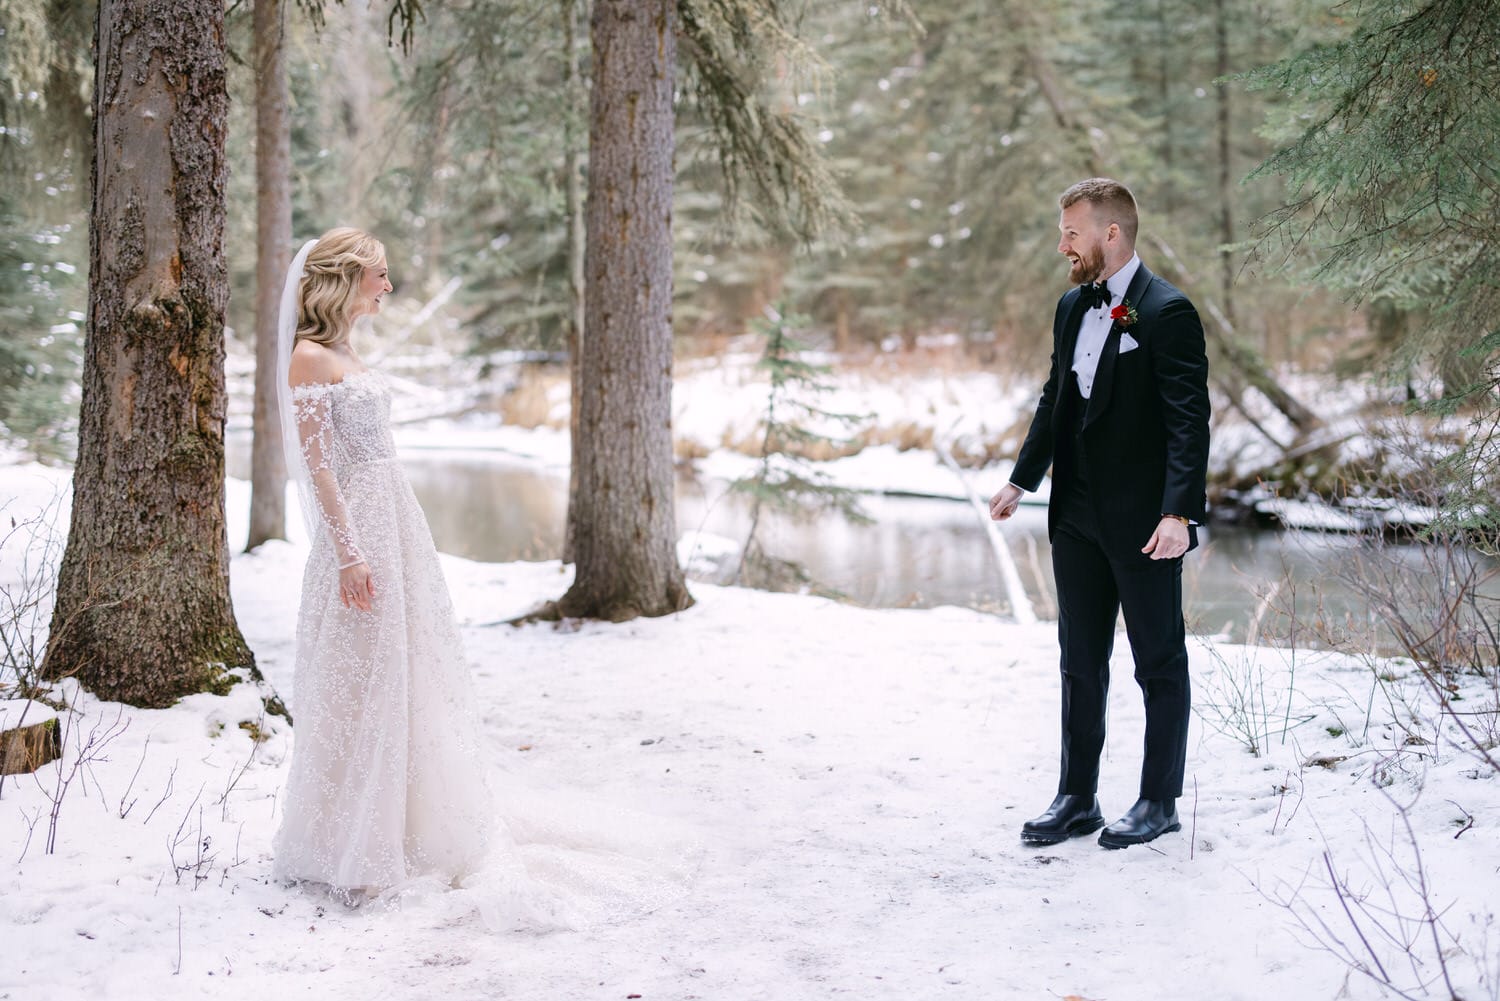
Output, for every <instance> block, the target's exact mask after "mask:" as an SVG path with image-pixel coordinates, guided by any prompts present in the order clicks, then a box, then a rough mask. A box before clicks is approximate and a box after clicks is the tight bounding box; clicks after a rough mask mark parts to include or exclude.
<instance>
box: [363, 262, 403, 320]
mask: <svg viewBox="0 0 1500 1001" xmlns="http://www.w3.org/2000/svg"><path fill="white" fill-rule="evenodd" d="M394 291H395V288H394V287H393V286H392V285H391V281H390V276H389V272H388V269H387V268H386V266H385V258H383V257H382V258H381V259H380V263H379V264H377V265H375V266H374V267H373V268H365V273H364V275H363V276H361V278H360V280H359V288H358V289H357V290H356V291H355V293H354V310H353V313H354V315H355V316H373V315H374V314H376V313H378V312H380V302H381V300H382V299H384V298H385V294H386V293H387V292H394Z"/></svg>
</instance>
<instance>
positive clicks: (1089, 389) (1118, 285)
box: [1073, 254, 1141, 399]
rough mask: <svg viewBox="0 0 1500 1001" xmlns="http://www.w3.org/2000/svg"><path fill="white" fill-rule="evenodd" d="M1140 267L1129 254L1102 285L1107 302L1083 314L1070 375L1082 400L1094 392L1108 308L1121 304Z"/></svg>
mask: <svg viewBox="0 0 1500 1001" xmlns="http://www.w3.org/2000/svg"><path fill="white" fill-rule="evenodd" d="M1140 266H1141V258H1140V255H1139V254H1132V255H1131V256H1130V260H1128V261H1126V262H1125V266H1124V267H1123V268H1121V269H1120V270H1119V271H1116V272H1115V273H1114V274H1112V275H1110V276H1109V280H1108V281H1106V282H1105V283H1104V285H1105V287H1106V288H1108V289H1109V296H1110V299H1109V302H1108V303H1106V304H1104V305H1103V306H1097V307H1095V308H1094V309H1090V310H1088V311H1087V312H1085V313H1084V314H1083V321H1082V322H1081V323H1080V324H1079V325H1078V342H1077V343H1076V344H1075V345H1074V346H1073V371H1074V373H1076V374H1077V376H1078V391H1079V392H1080V393H1082V394H1083V398H1084V399H1088V398H1089V397H1090V396H1091V395H1093V392H1094V373H1095V372H1096V371H1097V370H1098V368H1099V356H1100V355H1101V354H1103V353H1104V342H1105V340H1106V339H1107V338H1108V337H1109V327H1110V323H1111V320H1110V318H1109V310H1110V306H1111V305H1113V304H1116V303H1120V302H1123V301H1124V299H1125V290H1126V289H1128V288H1130V280H1131V279H1132V278H1134V277H1135V272H1136V269H1137V268H1139V267H1140Z"/></svg>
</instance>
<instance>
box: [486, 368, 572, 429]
mask: <svg viewBox="0 0 1500 1001" xmlns="http://www.w3.org/2000/svg"><path fill="white" fill-rule="evenodd" d="M567 381H568V373H567V370H566V369H561V370H559V369H558V368H556V367H553V366H545V367H544V366H538V365H524V366H522V367H521V369H520V371H519V372H518V373H517V376H516V382H515V385H513V386H511V387H510V389H508V390H507V391H506V393H505V395H503V396H502V397H500V400H499V403H498V405H497V409H498V410H499V412H500V419H501V420H503V421H505V423H507V424H513V425H515V426H516V427H523V428H527V429H534V428H539V427H546V428H554V429H561V428H565V427H567V426H568V416H567V412H566V410H564V411H563V412H562V414H561V415H560V416H559V415H555V414H554V413H553V408H552V392H553V387H554V386H558V385H566V384H567Z"/></svg>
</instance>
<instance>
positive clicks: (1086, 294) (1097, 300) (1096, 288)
mask: <svg viewBox="0 0 1500 1001" xmlns="http://www.w3.org/2000/svg"><path fill="white" fill-rule="evenodd" d="M1078 298H1079V299H1080V300H1081V301H1082V302H1083V308H1084V309H1097V308H1098V307H1100V306H1108V305H1109V301H1110V299H1111V298H1113V296H1111V295H1110V294H1109V286H1108V285H1106V284H1104V283H1103V282H1096V283H1093V284H1089V285H1080V286H1078Z"/></svg>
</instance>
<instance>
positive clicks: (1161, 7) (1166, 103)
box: [1156, 0, 1177, 229]
mask: <svg viewBox="0 0 1500 1001" xmlns="http://www.w3.org/2000/svg"><path fill="white" fill-rule="evenodd" d="M1156 25H1157V30H1158V31H1159V32H1160V37H1161V38H1162V39H1163V40H1165V39H1168V38H1171V37H1172V28H1171V24H1170V22H1169V20H1168V18H1167V6H1166V0H1156ZM1168 49H1169V46H1167V45H1165V44H1159V45H1157V46H1156V56H1157V73H1159V74H1160V78H1159V80H1158V82H1157V92H1156V99H1157V101H1159V102H1160V103H1161V169H1162V176H1163V177H1165V178H1166V182H1167V183H1165V184H1162V185H1159V186H1158V190H1159V191H1160V192H1161V195H1162V218H1163V219H1165V220H1166V221H1167V228H1168V229H1170V228H1171V226H1172V221H1173V218H1174V217H1175V216H1176V214H1177V177H1176V164H1175V162H1174V156H1175V154H1176V150H1177V144H1176V141H1175V138H1174V137H1173V135H1172V131H1173V130H1172V123H1173V122H1175V121H1176V120H1177V116H1176V115H1175V114H1173V110H1172V59H1171V57H1170V56H1169V55H1168Z"/></svg>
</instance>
